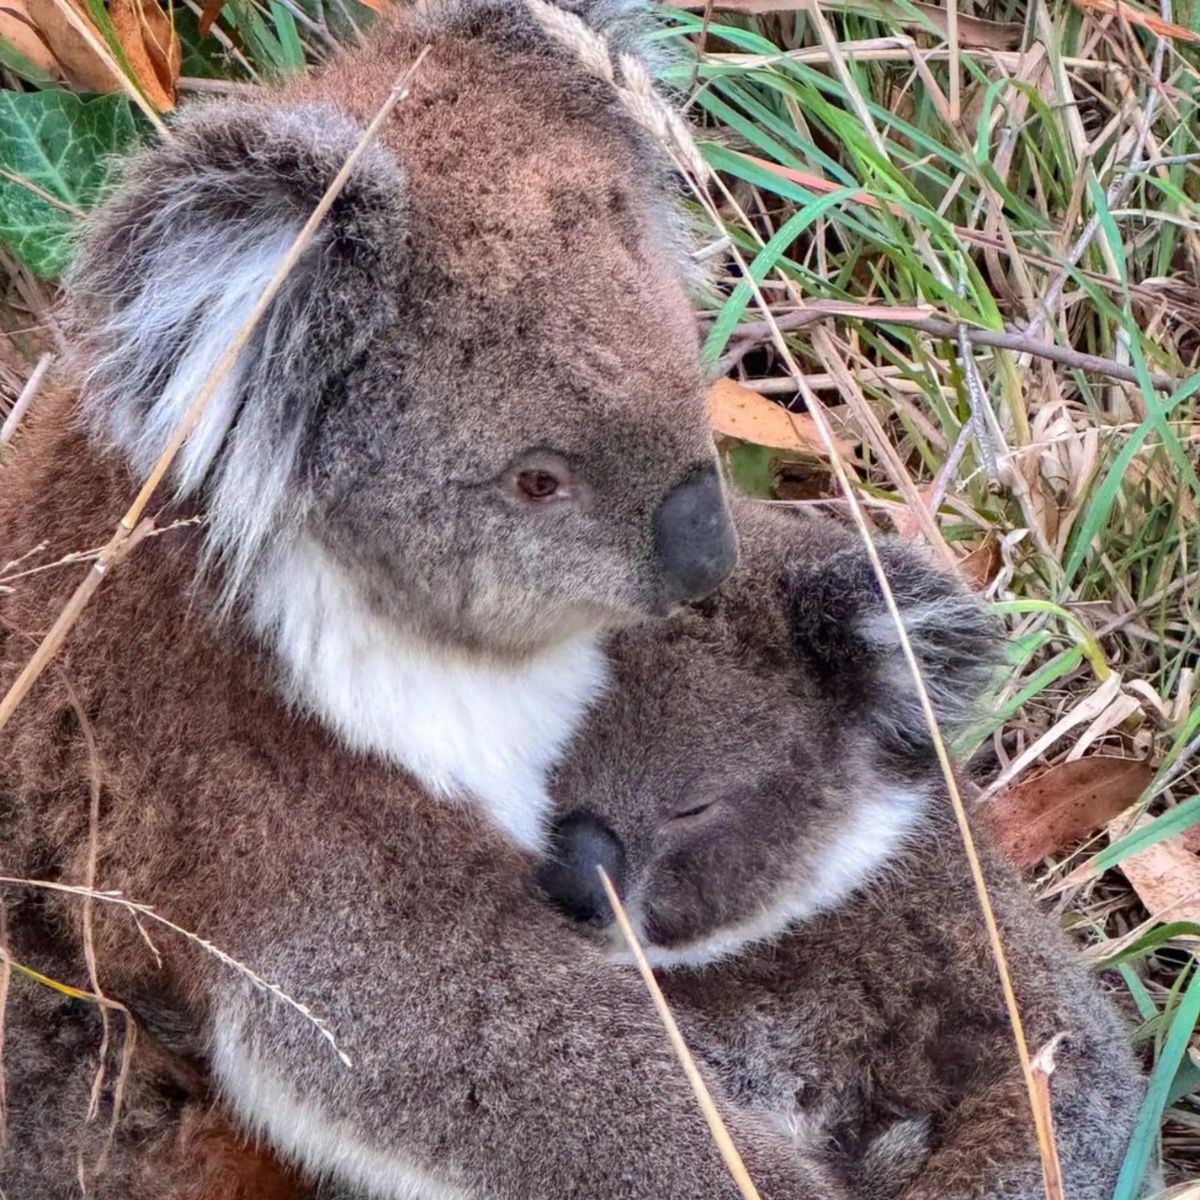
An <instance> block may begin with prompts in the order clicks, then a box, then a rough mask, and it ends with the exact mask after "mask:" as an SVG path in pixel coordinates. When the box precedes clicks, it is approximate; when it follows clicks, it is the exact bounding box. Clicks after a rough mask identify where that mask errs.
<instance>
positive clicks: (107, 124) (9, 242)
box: [0, 89, 138, 278]
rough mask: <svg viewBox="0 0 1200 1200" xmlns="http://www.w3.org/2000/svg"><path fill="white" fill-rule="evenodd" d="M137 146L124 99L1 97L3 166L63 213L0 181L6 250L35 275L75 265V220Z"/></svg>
mask: <svg viewBox="0 0 1200 1200" xmlns="http://www.w3.org/2000/svg"><path fill="white" fill-rule="evenodd" d="M137 138H138V130H137V125H136V123H135V121H134V116H133V113H132V111H131V109H130V107H129V101H128V100H127V99H126V98H125V97H124V96H96V97H92V98H85V97H82V96H77V95H75V94H74V93H73V92H66V91H60V90H58V89H54V90H50V91H42V92H10V91H0V162H2V163H3V164H4V169H5V171H6V172H8V173H9V174H10V175H16V176H18V177H19V178H20V179H22V180H25V181H26V182H28V183H30V184H32V185H33V186H34V187H37V188H40V189H41V190H42V191H43V192H46V193H47V194H48V195H50V196H53V197H55V198H56V199H58V200H61V201H62V203H63V205H65V206H66V207H63V208H60V207H59V206H58V205H55V204H51V203H50V202H49V201H47V200H45V199H43V198H42V197H41V196H39V195H37V194H36V192H34V191H32V190H30V188H28V187H24V186H23V185H22V184H21V183H18V182H15V181H13V180H12V179H9V178H7V177H5V176H0V242H3V243H4V244H5V245H6V246H8V248H9V249H10V250H12V252H13V253H14V254H15V255H16V256H17V257H18V258H19V259H20V260H21V261H22V262H23V263H24V264H25V265H26V266H27V267H28V268H29V269H30V270H31V271H32V272H33V273H34V274H35V275H40V276H42V277H43V278H52V277H53V276H55V275H58V274H60V273H61V272H62V270H63V269H64V268H65V267H66V265H67V263H68V262H69V261H70V258H71V252H72V244H73V238H72V234H73V228H74V225H75V223H76V217H75V215H74V214H73V213H72V212H71V210H72V209H75V210H80V211H86V210H87V209H89V208H91V207H92V205H93V204H95V203H96V200H97V199H98V198H99V196H100V194H101V193H102V192H103V190H104V187H105V185H106V184H107V183H108V180H109V177H110V174H111V171H112V164H113V156H114V155H115V154H117V153H119V152H120V151H122V150H125V149H127V148H129V147H130V146H131V145H132V144H133V143H134V142H136V140H137Z"/></svg>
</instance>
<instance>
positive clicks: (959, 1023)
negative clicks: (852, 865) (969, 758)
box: [663, 797, 1144, 1200]
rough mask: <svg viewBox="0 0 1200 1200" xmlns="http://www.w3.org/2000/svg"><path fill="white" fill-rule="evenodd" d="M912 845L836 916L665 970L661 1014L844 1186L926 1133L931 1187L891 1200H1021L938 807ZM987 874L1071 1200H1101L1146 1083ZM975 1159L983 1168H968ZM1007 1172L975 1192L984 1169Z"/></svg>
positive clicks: (995, 1049) (1035, 1187)
mask: <svg viewBox="0 0 1200 1200" xmlns="http://www.w3.org/2000/svg"><path fill="white" fill-rule="evenodd" d="M938 802H940V803H942V804H943V805H944V806H945V807H944V808H943V809H942V810H940V811H938V812H937V813H935V814H934V815H933V816H932V818H931V827H930V828H929V829H928V830H927V837H926V838H925V839H923V841H922V843H921V845H919V846H918V847H916V848H914V849H912V850H910V851H909V852H908V853H907V855H905V856H904V857H902V858H901V859H899V860H897V861H896V862H895V863H894V864H893V865H892V867H891V868H890V869H889V871H888V873H887V875H886V876H885V877H884V878H882V879H881V880H879V881H878V882H876V883H875V884H874V885H872V886H871V887H870V888H869V889H868V890H866V891H865V892H863V893H861V894H859V895H858V896H857V897H855V898H854V899H853V900H852V901H851V902H850V903H849V904H847V905H845V906H844V907H843V908H841V909H839V910H838V911H835V912H833V913H829V914H826V915H824V916H820V917H817V918H815V919H813V920H811V921H809V922H806V923H805V924H804V925H803V926H801V927H799V928H797V929H796V930H795V931H794V932H792V933H790V934H789V935H787V936H786V937H785V938H784V939H782V940H781V941H780V942H778V943H776V944H772V945H767V946H763V947H759V948H757V949H752V950H751V951H749V952H748V953H747V954H745V955H744V956H743V957H742V958H741V959H740V960H732V961H728V962H726V963H724V964H723V965H722V968H721V970H720V971H712V970H708V971H705V970H700V971H673V972H671V973H669V974H667V975H666V976H665V977H664V980H663V982H664V984H665V987H666V990H667V994H668V998H669V999H670V1000H671V1001H672V1002H673V1003H674V1004H675V1005H676V1006H677V1007H678V1008H679V1009H680V1010H681V1011H682V1012H683V1013H684V1014H685V1015H686V1018H687V1020H688V1021H690V1022H692V1024H693V1026H694V1027H695V1028H696V1029H697V1034H696V1040H697V1044H698V1046H699V1047H700V1049H701V1052H702V1054H703V1055H704V1056H706V1057H708V1058H709V1059H710V1061H711V1063H712V1066H713V1067H714V1069H715V1070H716V1071H717V1073H718V1075H719V1076H720V1077H721V1079H722V1081H723V1083H724V1084H725V1086H726V1087H728V1088H729V1089H730V1090H731V1091H733V1092H734V1093H735V1094H736V1095H737V1096H738V1098H739V1099H740V1100H741V1101H742V1102H743V1103H745V1104H747V1105H748V1106H750V1107H752V1108H756V1109H760V1110H765V1111H768V1112H772V1113H775V1114H777V1115H779V1116H783V1117H785V1118H787V1119H790V1120H791V1121H792V1122H799V1123H800V1124H801V1125H803V1124H804V1123H805V1120H806V1118H808V1117H815V1118H818V1123H819V1125H820V1126H821V1127H822V1128H823V1129H829V1130H832V1137H833V1143H834V1145H833V1148H832V1149H833V1152H834V1153H835V1154H836V1155H840V1156H842V1157H843V1160H844V1162H845V1164H846V1167H847V1170H848V1171H849V1172H850V1173H851V1174H853V1173H854V1169H855V1162H856V1159H857V1157H858V1156H859V1155H860V1154H861V1153H862V1151H863V1150H864V1149H865V1148H866V1146H867V1145H868V1144H869V1142H870V1139H872V1138H873V1137H874V1136H875V1135H877V1134H878V1133H880V1132H883V1131H885V1130H887V1129H888V1128H889V1127H891V1126H893V1125H894V1124H895V1123H896V1122H897V1121H909V1120H916V1121H921V1120H926V1121H928V1145H929V1149H930V1150H931V1151H932V1152H934V1154H935V1158H934V1159H933V1163H934V1171H933V1172H932V1173H931V1172H929V1171H925V1172H922V1173H921V1174H920V1175H919V1177H918V1178H917V1180H916V1182H915V1183H914V1184H912V1186H911V1187H910V1188H909V1189H908V1190H906V1191H905V1192H904V1193H903V1195H904V1197H905V1200H918V1198H924V1197H926V1196H928V1197H930V1198H931V1200H932V1198H933V1197H943V1198H944V1197H951V1198H955V1200H957V1198H959V1197H967V1196H972V1195H980V1196H984V1195H986V1196H987V1197H988V1200H1000V1198H1002V1197H1003V1198H1007V1197H1013V1198H1014V1200H1017V1198H1019V1200H1027V1198H1029V1200H1032V1198H1033V1197H1036V1196H1038V1195H1040V1194H1041V1186H1042V1185H1041V1177H1040V1171H1039V1170H1038V1168H1037V1162H1038V1158H1037V1153H1036V1148H1035V1143H1034V1138H1033V1125H1032V1117H1030V1118H1029V1120H1028V1121H1021V1120H1014V1119H1013V1114H1014V1113H1023V1112H1025V1111H1027V1106H1028V1101H1027V1099H1026V1096H1025V1090H1024V1085H1023V1081H1022V1078H1021V1075H1020V1072H1019V1070H1016V1050H1015V1047H1014V1043H1013V1039H1012V1033H1011V1030H1010V1027H1009V1021H1008V1017H1007V1013H1006V1011H1005V1007H1004V1003H1003V998H1002V995H1001V992H1000V985H999V980H998V977H997V973H996V967H995V964H994V962H993V960H992V957H991V954H990V951H989V949H988V945H987V941H986V934H985V929H984V924H983V919H982V916H981V914H980V911H979V906H978V901H977V899H976V896H975V891H974V888H973V885H972V882H971V879H970V876H969V872H968V868H967V863H966V859H965V855H964V853H963V851H962V847H961V843H960V841H959V837H958V832H957V829H956V828H955V826H954V823H953V820H952V818H951V817H950V814H949V801H948V800H947V799H945V797H939V798H938V800H937V801H935V803H938ZM984 854H985V870H986V873H987V876H988V882H989V889H990V893H991V897H992V901H993V906H994V909H995V911H996V915H997V918H998V921H999V923H1000V927H1001V933H1002V936H1003V938H1004V943H1005V948H1006V952H1007V955H1008V959H1009V965H1010V969H1011V971H1012V975H1013V979H1014V985H1015V988H1016V993H1017V999H1018V1003H1019V1005H1020V1009H1021V1014H1022V1019H1023V1021H1024V1024H1025V1032H1026V1036H1027V1038H1028V1040H1029V1044H1030V1050H1031V1052H1035V1051H1037V1050H1038V1049H1039V1048H1040V1047H1042V1046H1043V1045H1045V1044H1046V1043H1048V1042H1049V1041H1050V1039H1051V1038H1053V1037H1055V1036H1056V1035H1057V1034H1060V1033H1061V1034H1064V1035H1065V1037H1064V1038H1063V1040H1062V1042H1061V1044H1060V1045H1059V1047H1058V1051H1057V1056H1056V1057H1057V1069H1056V1071H1055V1073H1054V1074H1053V1076H1052V1077H1051V1094H1052V1097H1053V1101H1054V1115H1055V1123H1056V1132H1057V1135H1058V1136H1057V1140H1058V1144H1059V1153H1060V1157H1061V1159H1062V1165H1063V1170H1064V1174H1065V1177H1066V1181H1067V1186H1068V1194H1069V1195H1071V1196H1073V1197H1077V1198H1079V1200H1102V1198H1104V1197H1107V1196H1108V1195H1109V1194H1111V1190H1112V1187H1113V1185H1114V1183H1115V1180H1116V1175H1117V1172H1118V1170H1119V1167H1120V1163H1121V1159H1122V1156H1123V1153H1124V1149H1125V1145H1126V1142H1127V1139H1128V1135H1129V1132H1130V1131H1131V1129H1132V1127H1133V1123H1134V1120H1135V1119H1136V1114H1137V1111H1138V1107H1139V1104H1140V1101H1141V1097H1142V1091H1143V1086H1144V1085H1143V1081H1142V1079H1141V1077H1140V1073H1139V1071H1138V1069H1137V1067H1136V1065H1135V1063H1134V1060H1133V1057H1132V1054H1131V1052H1130V1050H1129V1044H1128V1043H1129V1038H1128V1031H1127V1030H1126V1028H1125V1027H1124V1024H1123V1022H1122V1020H1121V1018H1120V1017H1119V1015H1118V1014H1117V1012H1116V1010H1115V1008H1114V1006H1113V1005H1112V1004H1111V1003H1110V1001H1109V1000H1108V999H1107V997H1106V996H1105V995H1104V994H1103V993H1102V991H1101V990H1100V989H1099V988H1097V986H1096V984H1095V981H1094V980H1091V979H1089V978H1087V977H1086V972H1085V970H1084V968H1083V967H1082V965H1081V964H1079V963H1078V962H1077V960H1076V958H1075V954H1076V952H1075V950H1074V948H1073V947H1072V946H1070V945H1069V944H1068V942H1067V940H1066V939H1065V937H1064V936H1062V935H1061V934H1060V933H1059V931H1058V930H1057V929H1055V928H1054V927H1053V924H1052V922H1051V921H1050V920H1049V919H1048V918H1047V917H1046V916H1045V915H1044V914H1042V913H1041V912H1039V911H1038V909H1037V907H1036V905H1035V904H1034V902H1033V901H1032V899H1031V898H1030V896H1029V895H1028V893H1027V890H1026V888H1025V885H1024V884H1023V883H1022V881H1021V880H1020V879H1019V878H1017V877H1016V875H1015V874H1014V873H1013V872H1011V871H1010V870H1008V869H1007V868H1006V867H1004V866H1003V865H1001V864H1000V863H998V862H997V861H996V860H995V858H994V857H993V856H992V855H991V853H990V852H989V851H988V849H987V847H986V846H985V847H984ZM981 1156H982V1158H981ZM984 1159H986V1161H989V1162H991V1163H1001V1164H1002V1163H1005V1162H1011V1163H1012V1164H1014V1165H1013V1167H1012V1169H1011V1170H1010V1171H1008V1172H1007V1173H1006V1172H1005V1170H1004V1169H1003V1168H1001V1169H1000V1170H999V1172H998V1173H997V1174H995V1175H993V1176H992V1177H991V1178H990V1179H989V1181H988V1183H987V1185H986V1190H981V1189H982V1187H983V1185H981V1184H980V1182H979V1181H980V1162H981V1161H983V1160H984Z"/></svg>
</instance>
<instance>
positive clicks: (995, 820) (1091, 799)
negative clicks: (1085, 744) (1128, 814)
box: [983, 754, 1154, 867]
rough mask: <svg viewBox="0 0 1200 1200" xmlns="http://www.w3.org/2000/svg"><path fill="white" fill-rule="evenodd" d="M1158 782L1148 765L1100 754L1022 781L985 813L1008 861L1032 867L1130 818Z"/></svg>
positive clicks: (1055, 767)
mask: <svg viewBox="0 0 1200 1200" xmlns="http://www.w3.org/2000/svg"><path fill="white" fill-rule="evenodd" d="M1153 777H1154V772H1153V770H1151V768H1150V767H1149V766H1148V765H1147V764H1146V763H1144V762H1139V761H1138V760H1136V759H1131V758H1114V757H1112V756H1109V755H1099V754H1096V755H1092V756H1090V757H1088V758H1081V759H1077V760H1076V761H1075V762H1062V763H1056V764H1055V765H1054V766H1052V767H1050V768H1049V770H1046V771H1043V772H1042V773H1041V774H1040V775H1035V776H1034V777H1033V778H1031V779H1023V780H1021V781H1020V782H1019V783H1016V784H1014V785H1013V786H1012V787H1010V788H1009V789H1008V790H1007V791H1005V792H1002V793H1001V794H1000V795H999V796H997V797H996V798H995V799H993V800H991V801H990V802H989V803H988V804H987V805H986V806H985V808H984V810H983V811H984V814H985V819H986V821H987V822H988V824H989V825H990V826H991V829H992V831H993V833H994V835H995V837H996V841H997V842H998V843H999V845H1000V848H1001V849H1002V850H1003V851H1004V853H1005V854H1006V855H1007V856H1008V858H1009V859H1010V860H1011V861H1012V862H1014V863H1015V864H1016V865H1017V866H1020V867H1032V866H1034V865H1035V864H1037V863H1039V862H1041V860H1042V859H1043V858H1045V857H1047V855H1050V854H1053V853H1054V852H1055V851H1056V850H1062V849H1064V848H1065V847H1067V846H1070V845H1072V844H1073V843H1075V842H1077V841H1079V839H1080V838H1083V837H1086V836H1087V835H1088V834H1090V833H1093V832H1095V831H1096V830H1097V829H1099V828H1101V827H1102V826H1103V825H1105V824H1106V823H1107V822H1108V821H1110V820H1112V819H1113V818H1114V817H1116V816H1117V815H1118V814H1119V813H1122V812H1124V811H1125V809H1127V808H1128V807H1129V806H1130V805H1131V804H1132V803H1133V802H1134V801H1135V800H1136V799H1137V798H1138V796H1140V795H1141V794H1142V792H1143V791H1144V790H1145V788H1146V787H1147V785H1148V784H1149V783H1150V780H1151V779H1152V778H1153Z"/></svg>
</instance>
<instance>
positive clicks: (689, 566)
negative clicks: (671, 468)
mask: <svg viewBox="0 0 1200 1200" xmlns="http://www.w3.org/2000/svg"><path fill="white" fill-rule="evenodd" d="M653 524H654V552H655V554H656V555H657V556H658V564H659V567H660V569H661V571H662V580H663V585H664V587H665V589H666V593H667V596H668V598H669V600H670V602H671V603H672V604H689V603H691V602H692V601H694V600H703V599H704V597H705V596H707V595H708V594H709V593H710V592H713V591H715V590H716V589H717V587H718V586H720V584H721V583H723V582H724V581H725V579H726V577H727V576H728V575H729V573H730V571H732V570H733V568H734V567H735V566H736V565H737V534H736V533H735V532H734V528H733V521H732V519H731V518H730V515H729V507H728V505H727V504H726V501H725V493H724V491H723V490H722V488H721V480H720V476H719V475H718V474H717V468H716V466H715V465H714V464H711V463H709V464H706V465H705V466H703V467H697V468H696V469H695V470H694V471H692V472H691V473H690V474H689V475H688V476H687V478H686V479H685V480H684V481H683V482H682V483H680V484H677V485H676V486H675V487H673V488H672V489H671V490H670V491H669V492H668V493H667V494H666V496H665V497H663V500H662V503H661V504H659V506H658V509H657V511H656V512H655V514H654V521H653Z"/></svg>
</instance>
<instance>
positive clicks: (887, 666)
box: [783, 541, 1003, 762]
mask: <svg viewBox="0 0 1200 1200" xmlns="http://www.w3.org/2000/svg"><path fill="white" fill-rule="evenodd" d="M878 549H879V553H880V557H881V559H882V562H883V567H884V571H885V572H886V574H887V577H888V581H889V583H890V585H891V589H892V593H893V595H894V596H895V598H896V602H897V605H898V607H899V609H900V615H901V617H902V618H903V621H904V628H905V631H906V632H907V634H908V637H909V641H910V642H911V644H912V647H913V650H914V652H915V653H916V656H917V660H918V662H919V663H920V666H921V669H922V672H923V674H924V678H925V684H926V686H927V688H928V689H929V693H930V698H931V699H932V701H933V707H934V712H935V714H936V716H937V718H938V725H939V727H940V728H941V730H942V732H943V734H944V735H945V736H947V737H953V736H954V735H955V734H957V733H960V732H962V731H963V730H964V729H965V728H966V727H967V726H968V725H970V724H971V723H972V722H973V721H974V720H976V719H977V718H978V717H979V715H980V710H981V705H982V702H983V700H984V699H985V697H986V694H987V692H988V689H989V687H990V685H991V684H992V683H993V682H994V679H995V672H996V668H997V667H998V665H999V663H1000V661H1001V655H1002V648H1003V643H1002V641H1001V637H1000V631H999V629H998V627H997V626H996V624H995V623H994V622H993V621H992V620H991V618H990V617H989V616H988V613H987V610H986V609H985V608H984V606H983V604H982V602H981V601H980V600H979V599H978V598H977V597H975V596H974V595H973V594H972V593H971V592H969V591H968V590H967V588H966V587H965V586H964V585H963V584H962V583H961V582H960V581H959V580H958V579H956V578H955V577H954V576H952V575H951V574H949V573H948V572H947V571H944V570H942V569H940V568H939V567H937V566H935V565H934V564H933V563H932V562H931V561H930V559H929V558H928V557H927V556H926V555H925V554H924V553H922V552H921V551H920V550H918V549H916V548H915V547H912V546H910V545H907V544H905V543H901V542H881V543H880V544H879V546H878ZM783 600H784V605H785V609H786V613H787V621H788V628H789V632H790V636H791V639H792V646H793V649H794V651H795V653H796V654H797V656H798V657H799V658H800V659H801V661H802V662H803V664H804V665H805V668H806V669H807V670H809V671H811V673H812V674H813V675H814V676H815V678H816V679H817V681H818V685H819V686H820V688H821V689H822V690H823V691H824V692H826V693H827V694H828V695H829V697H830V700H831V702H833V703H834V704H836V706H837V708H838V710H839V711H841V712H843V713H848V714H850V716H851V719H855V720H860V721H862V722H863V723H864V724H865V725H866V726H867V727H868V728H870V729H871V730H872V731H873V732H874V734H875V736H876V737H877V738H878V740H879V742H880V744H881V746H882V747H883V748H884V749H885V750H886V751H888V752H889V753H892V754H895V755H898V756H900V757H902V758H904V759H907V760H910V761H916V762H924V761H926V760H928V759H929V756H930V754H931V752H932V748H933V747H932V741H931V739H930V736H929V729H928V726H927V725H926V722H925V717H924V713H923V712H922V710H921V705H920V701H919V699H918V698H917V694H916V687H915V684H914V683H913V679H912V675H911V672H910V671H909V667H908V663H907V661H906V659H905V657H904V652H903V649H902V648H901V645H900V639H899V635H898V634H897V632H896V626H895V623H894V622H893V620H892V617H891V614H890V613H889V612H888V609H887V606H886V605H885V603H884V600H883V593H882V591H881V590H880V587H879V581H878V580H877V578H876V576H875V572H874V570H873V569H872V566H871V561H870V559H869V558H868V556H867V552H866V550H865V549H864V548H863V546H862V545H861V544H859V543H858V542H857V541H856V542H855V543H854V544H849V545H846V546H845V547H843V548H842V549H840V550H837V551H835V552H834V553H832V554H831V555H830V556H829V557H827V558H822V557H814V558H812V559H809V560H806V561H803V562H798V563H797V562H793V563H792V564H790V565H789V567H788V569H787V571H786V573H785V578H784V582H783Z"/></svg>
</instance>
